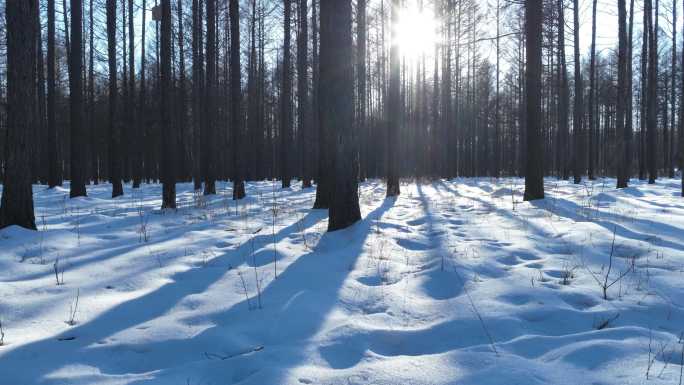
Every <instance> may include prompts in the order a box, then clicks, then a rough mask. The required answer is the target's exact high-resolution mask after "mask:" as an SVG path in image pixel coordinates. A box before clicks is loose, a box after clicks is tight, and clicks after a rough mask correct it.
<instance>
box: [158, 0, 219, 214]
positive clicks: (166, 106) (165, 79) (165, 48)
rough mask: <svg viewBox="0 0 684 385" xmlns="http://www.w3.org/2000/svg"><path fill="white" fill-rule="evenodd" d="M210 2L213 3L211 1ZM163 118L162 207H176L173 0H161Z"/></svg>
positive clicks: (161, 112)
mask: <svg viewBox="0 0 684 385" xmlns="http://www.w3.org/2000/svg"><path fill="white" fill-rule="evenodd" d="M208 3H211V1H209V2H208ZM161 13H162V14H161V50H160V51H161V52H160V56H161V68H160V79H159V80H160V83H161V84H160V86H161V108H160V109H159V112H160V115H161V116H160V118H161V129H162V130H163V133H162V148H161V153H162V160H161V174H162V190H163V191H162V209H167V208H168V209H175V208H176V170H175V167H174V166H175V157H174V152H175V150H176V148H178V147H177V143H176V133H175V132H173V131H174V128H173V124H172V122H171V98H172V96H171V87H172V82H173V79H172V78H171V0H161Z"/></svg>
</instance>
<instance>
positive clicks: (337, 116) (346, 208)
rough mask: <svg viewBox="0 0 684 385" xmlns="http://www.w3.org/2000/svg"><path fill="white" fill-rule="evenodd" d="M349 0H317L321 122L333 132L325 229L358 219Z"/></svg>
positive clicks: (342, 226) (359, 215)
mask: <svg viewBox="0 0 684 385" xmlns="http://www.w3.org/2000/svg"><path fill="white" fill-rule="evenodd" d="M351 15H352V6H351V0H336V1H322V2H321V56H320V60H321V62H320V70H321V74H320V76H321V79H320V81H321V84H325V85H326V86H325V88H322V89H321V92H320V119H321V125H323V126H325V127H326V131H327V132H329V133H330V134H331V135H332V136H333V138H334V139H333V140H334V142H335V148H334V149H333V154H334V155H333V162H332V163H333V169H332V171H333V173H334V181H333V189H332V196H331V198H332V199H331V203H330V210H329V218H330V219H329V221H328V231H335V230H339V229H343V228H345V227H348V226H351V225H352V224H354V223H355V222H356V221H358V220H360V219H361V211H360V208H359V196H358V161H357V158H356V155H357V148H356V142H355V141H354V137H353V136H354V134H353V124H354V105H353V103H354V102H353V100H354V81H353V80H354V66H353V61H352V31H351V20H352V17H351Z"/></svg>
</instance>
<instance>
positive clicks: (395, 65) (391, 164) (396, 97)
mask: <svg viewBox="0 0 684 385" xmlns="http://www.w3.org/2000/svg"><path fill="white" fill-rule="evenodd" d="M399 9H400V4H399V1H398V0H392V33H393V34H396V26H397V24H398V23H399ZM322 24H323V23H321V25H322ZM322 47H323V42H322V41H321V48H322ZM399 80H400V79H399V42H398V41H397V39H396V36H394V35H393V36H392V43H391V45H390V84H389V91H388V92H389V94H388V100H387V104H388V106H387V124H388V126H387V197H388V198H389V197H395V196H398V195H399V194H400V190H399V170H398V165H397V151H398V150H399V149H398V148H397V139H398V135H399V133H400V132H401V130H400V124H401V118H400V116H399V113H400V108H401V105H400V103H401V95H400V94H399V86H400V85H399Z"/></svg>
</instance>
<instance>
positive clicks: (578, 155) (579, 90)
mask: <svg viewBox="0 0 684 385" xmlns="http://www.w3.org/2000/svg"><path fill="white" fill-rule="evenodd" d="M573 8H574V9H573V15H574V23H573V26H574V37H575V47H574V50H575V104H574V108H573V114H572V134H573V138H574V140H573V144H574V149H573V160H572V174H573V179H574V182H575V184H577V183H580V182H581V181H582V173H583V172H584V162H583V160H584V155H585V153H584V129H583V128H582V124H583V121H584V120H583V119H582V116H583V113H584V111H583V103H582V94H583V92H584V88H583V87H582V73H581V71H580V69H581V66H582V63H580V52H579V50H580V47H579V33H580V31H579V29H580V24H579V2H578V0H574V7H573ZM530 148H537V147H530ZM532 151H534V150H532Z"/></svg>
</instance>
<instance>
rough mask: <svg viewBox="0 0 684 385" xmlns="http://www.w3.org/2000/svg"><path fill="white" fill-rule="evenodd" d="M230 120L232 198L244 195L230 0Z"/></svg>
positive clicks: (235, 5) (235, 6)
mask: <svg viewBox="0 0 684 385" xmlns="http://www.w3.org/2000/svg"><path fill="white" fill-rule="evenodd" d="M229 12H230V122H231V130H232V133H233V140H232V145H233V151H232V152H233V199H242V198H244V197H245V182H244V177H243V171H242V170H243V163H244V162H243V159H242V151H241V148H242V147H241V146H242V129H243V128H242V87H241V82H240V3H239V1H238V0H230V10H229Z"/></svg>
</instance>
